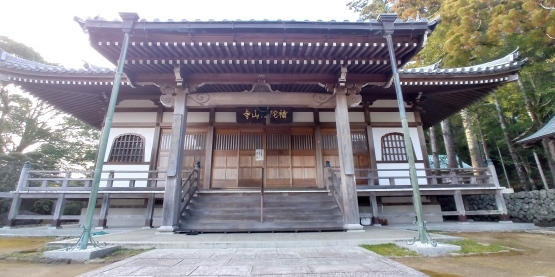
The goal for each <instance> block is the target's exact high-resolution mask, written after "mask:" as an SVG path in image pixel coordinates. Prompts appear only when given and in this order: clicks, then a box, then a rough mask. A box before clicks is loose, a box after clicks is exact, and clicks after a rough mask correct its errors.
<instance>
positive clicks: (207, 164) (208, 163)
mask: <svg viewBox="0 0 555 277" xmlns="http://www.w3.org/2000/svg"><path fill="white" fill-rule="evenodd" d="M210 113H213V111H210ZM205 149H206V150H205V151H204V153H205V157H204V164H203V165H201V166H203V167H204V184H203V187H202V188H201V187H200V186H199V189H203V188H204V189H210V186H211V184H210V183H211V180H212V156H213V155H214V125H212V124H210V126H208V131H207V132H206V144H205Z"/></svg>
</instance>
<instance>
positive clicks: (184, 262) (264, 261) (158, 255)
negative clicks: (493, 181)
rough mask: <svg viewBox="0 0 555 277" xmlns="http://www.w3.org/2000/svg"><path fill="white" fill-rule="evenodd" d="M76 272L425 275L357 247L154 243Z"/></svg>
mask: <svg viewBox="0 0 555 277" xmlns="http://www.w3.org/2000/svg"><path fill="white" fill-rule="evenodd" d="M80 276H83V277H85V276H91V277H92V276H143V277H146V276H273V277H276V276H427V275H425V274H423V273H421V272H419V271H416V270H414V269H411V268H409V267H406V266H404V265H402V264H400V263H397V262H395V261H392V260H390V259H387V258H384V257H381V256H379V255H377V254H374V253H372V252H370V251H367V250H365V249H363V248H360V247H326V248H315V247H307V248H227V249H157V250H152V251H149V252H146V253H143V254H140V255H137V256H135V257H132V258H129V259H127V260H124V261H121V262H117V263H114V264H111V265H108V266H105V267H103V268H100V269H97V270H94V271H91V272H88V273H86V274H83V275H80Z"/></svg>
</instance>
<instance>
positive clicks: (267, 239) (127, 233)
mask: <svg viewBox="0 0 555 277" xmlns="http://www.w3.org/2000/svg"><path fill="white" fill-rule="evenodd" d="M364 229H365V232H352V233H349V232H304V233H250V234H248V233H229V234H222V233H217V234H210V233H207V234H199V235H192V236H189V235H185V234H157V231H156V229H131V230H130V229H106V230H103V231H104V232H107V233H108V234H107V235H102V236H95V237H94V238H95V240H97V241H98V242H101V243H106V244H107V245H120V246H122V247H127V248H156V249H165V248H166V249H167V248H173V249H175V248H182V249H183V248H195V249H214V248H216V249H217V248H220V249H222V248H268V247H272V248H289V247H293V248H294V247H337V246H358V245H361V244H382V243H391V242H397V241H405V240H409V239H412V238H414V237H415V236H416V235H417V232H415V231H410V230H401V229H395V228H391V227H373V226H367V227H365V228H364ZM432 236H433V237H434V238H435V239H441V240H453V239H457V238H455V237H452V236H447V235H441V234H432ZM76 241H77V239H69V240H62V241H56V242H52V243H49V244H48V245H49V246H62V247H63V246H67V245H68V244H71V243H72V242H76Z"/></svg>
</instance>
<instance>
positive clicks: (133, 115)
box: [113, 112, 156, 123]
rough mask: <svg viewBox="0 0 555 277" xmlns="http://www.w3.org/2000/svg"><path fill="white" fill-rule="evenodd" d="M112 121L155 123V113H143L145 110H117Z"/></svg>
mask: <svg viewBox="0 0 555 277" xmlns="http://www.w3.org/2000/svg"><path fill="white" fill-rule="evenodd" d="M113 122H118V123H155V122H156V113H155V112H151V113H145V112H130V113H125V112H117V113H115V114H114V120H113Z"/></svg>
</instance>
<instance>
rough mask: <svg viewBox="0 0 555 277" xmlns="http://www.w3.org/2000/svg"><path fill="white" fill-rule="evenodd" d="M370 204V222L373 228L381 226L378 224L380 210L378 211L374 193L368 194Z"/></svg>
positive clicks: (376, 198)
mask: <svg viewBox="0 0 555 277" xmlns="http://www.w3.org/2000/svg"><path fill="white" fill-rule="evenodd" d="M370 204H371V205H372V222H373V225H374V226H382V224H381V223H380V210H378V197H376V193H375V192H371V193H370Z"/></svg>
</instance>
